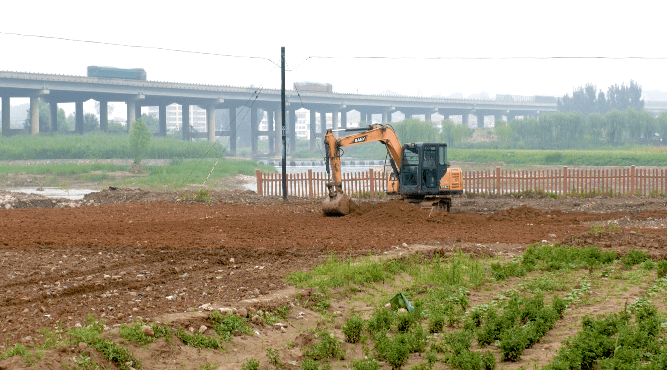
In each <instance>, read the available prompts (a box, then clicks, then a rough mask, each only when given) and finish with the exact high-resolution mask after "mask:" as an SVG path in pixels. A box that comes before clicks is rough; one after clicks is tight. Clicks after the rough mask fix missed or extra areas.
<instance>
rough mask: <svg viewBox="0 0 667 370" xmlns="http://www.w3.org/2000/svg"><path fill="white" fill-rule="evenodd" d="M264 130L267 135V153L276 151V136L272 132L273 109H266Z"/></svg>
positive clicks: (271, 153)
mask: <svg viewBox="0 0 667 370" xmlns="http://www.w3.org/2000/svg"><path fill="white" fill-rule="evenodd" d="M266 130H267V133H268V136H269V154H270V155H273V154H275V153H276V137H275V134H274V132H273V110H271V109H267V110H266Z"/></svg>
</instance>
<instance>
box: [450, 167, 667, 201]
mask: <svg viewBox="0 0 667 370" xmlns="http://www.w3.org/2000/svg"><path fill="white" fill-rule="evenodd" d="M463 186H464V189H466V191H467V192H471V193H487V194H510V193H520V192H524V191H533V192H535V191H542V192H545V193H550V194H559V195H563V194H581V193H583V194H592V193H604V194H615V195H621V194H634V195H650V194H665V193H667V170H666V169H664V168H662V169H657V168H636V167H635V166H631V167H629V168H611V169H610V168H604V169H600V168H575V169H568V168H567V167H563V168H562V169H558V170H538V171H530V170H516V171H510V170H501V169H500V168H499V167H496V169H495V170H491V171H464V173H463Z"/></svg>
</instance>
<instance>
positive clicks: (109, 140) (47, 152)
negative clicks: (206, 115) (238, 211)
mask: <svg viewBox="0 0 667 370" xmlns="http://www.w3.org/2000/svg"><path fill="white" fill-rule="evenodd" d="M222 151H223V149H222V145H220V144H211V143H208V142H203V141H196V142H188V141H183V140H179V139H174V138H161V137H155V138H152V139H151V140H150V142H149V144H148V148H147V151H146V153H145V157H144V158H154V159H167V158H206V157H209V156H213V157H215V158H217V157H219V155H220V154H221V153H222ZM0 158H3V159H5V160H22V159H110V158H122V159H123V158H134V156H133V154H132V151H131V150H130V144H129V141H128V136H126V135H112V134H108V133H103V132H97V133H90V134H85V135H83V136H81V135H50V134H40V135H38V136H25V135H17V136H11V137H4V136H3V137H0ZM208 169H210V167H209V168H208ZM252 174H254V172H253V173H252Z"/></svg>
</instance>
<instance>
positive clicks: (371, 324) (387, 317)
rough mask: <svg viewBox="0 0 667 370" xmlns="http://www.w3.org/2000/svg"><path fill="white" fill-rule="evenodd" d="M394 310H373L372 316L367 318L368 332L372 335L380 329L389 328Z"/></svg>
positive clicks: (392, 320)
mask: <svg viewBox="0 0 667 370" xmlns="http://www.w3.org/2000/svg"><path fill="white" fill-rule="evenodd" d="M394 316H395V311H392V310H387V309H384V308H379V309H376V310H375V311H373V316H372V317H371V318H370V319H369V320H368V324H367V328H368V332H369V333H370V334H371V335H372V334H373V333H377V332H380V331H387V330H389V329H391V326H392V324H393V322H394Z"/></svg>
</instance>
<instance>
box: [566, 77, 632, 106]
mask: <svg viewBox="0 0 667 370" xmlns="http://www.w3.org/2000/svg"><path fill="white" fill-rule="evenodd" d="M557 105H558V111H559V112H563V113H568V112H579V113H583V114H590V113H600V114H606V113H607V112H609V111H612V110H614V109H616V110H619V111H624V110H626V109H628V108H633V109H635V110H637V111H639V110H642V109H644V100H643V99H642V87H641V86H640V85H639V84H637V83H636V82H634V81H633V80H630V84H629V85H628V86H626V85H625V83H623V84H621V86H618V85H612V86H609V87H608V88H607V93H606V94H605V93H604V92H603V91H602V90H598V89H597V86H595V85H592V84H587V85H586V86H580V87H578V88H576V89H574V90H573V91H572V96H570V95H569V94H565V95H563V97H562V98H558V100H557Z"/></svg>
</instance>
